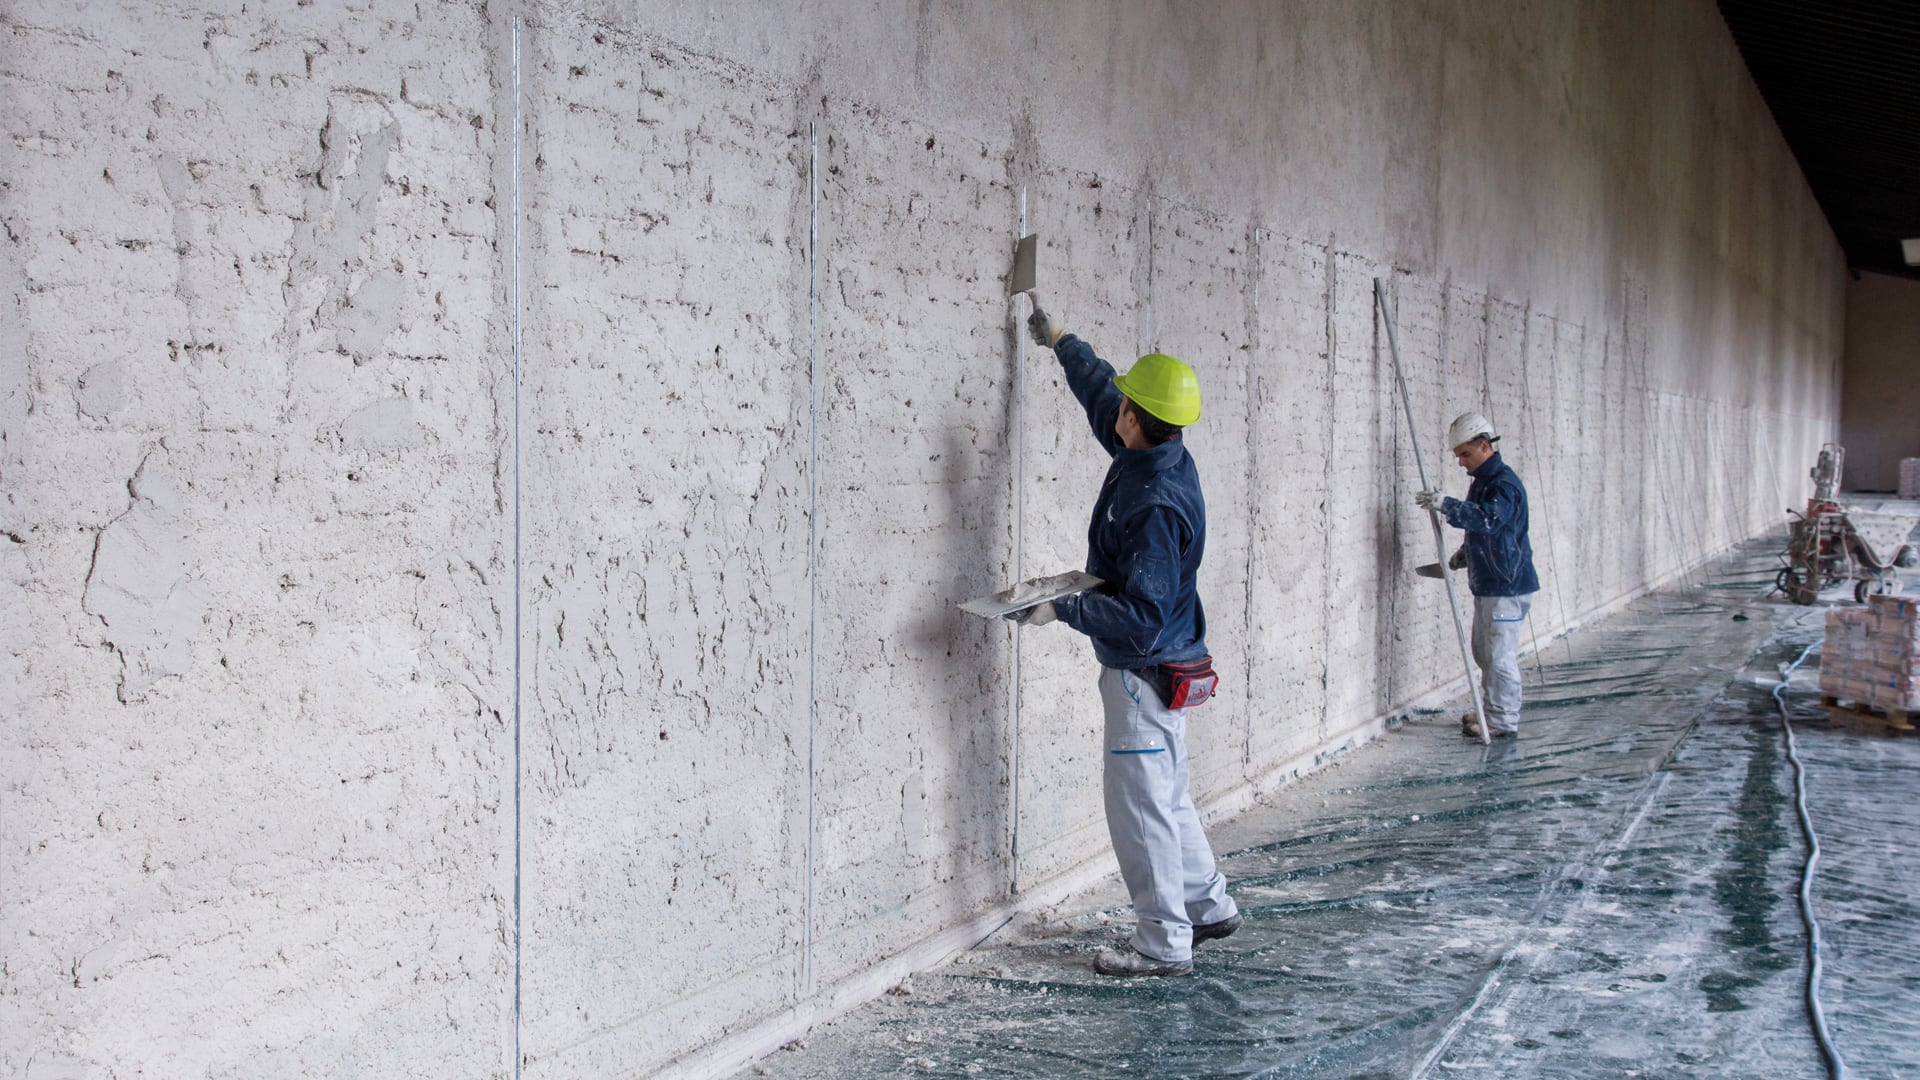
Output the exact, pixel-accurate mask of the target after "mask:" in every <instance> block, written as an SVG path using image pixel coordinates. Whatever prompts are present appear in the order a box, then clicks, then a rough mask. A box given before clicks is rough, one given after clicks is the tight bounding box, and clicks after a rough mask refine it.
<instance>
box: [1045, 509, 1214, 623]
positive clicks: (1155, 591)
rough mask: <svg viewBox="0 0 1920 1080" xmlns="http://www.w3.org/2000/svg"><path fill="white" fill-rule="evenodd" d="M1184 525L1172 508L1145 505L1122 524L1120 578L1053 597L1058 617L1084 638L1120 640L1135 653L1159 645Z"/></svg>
mask: <svg viewBox="0 0 1920 1080" xmlns="http://www.w3.org/2000/svg"><path fill="white" fill-rule="evenodd" d="M1185 532H1186V530H1185V528H1184V527H1183V526H1182V525H1181V522H1180V519H1179V517H1178V516H1176V515H1175V514H1174V512H1173V511H1171V510H1169V509H1167V508H1166V507H1164V506H1149V507H1147V508H1146V509H1145V510H1143V511H1141V513H1140V514H1139V515H1138V516H1136V517H1134V518H1133V519H1132V520H1131V521H1129V522H1127V527H1126V539H1125V544H1126V553H1125V554H1124V555H1123V556H1122V558H1121V566H1122V568H1123V570H1124V573H1125V574H1126V580H1125V581H1116V582H1108V583H1107V584H1106V585H1105V586H1102V588H1101V590H1100V591H1096V592H1087V593H1081V594H1080V595H1078V596H1070V597H1065V598H1063V599H1060V600H1056V601H1054V604H1053V607H1054V614H1056V615H1057V616H1059V618H1060V621H1061V622H1063V623H1066V624H1067V625H1068V626H1071V627H1073V628H1074V629H1075V630H1078V631H1080V632H1081V633H1083V634H1086V635H1088V636H1089V637H1098V638H1108V639H1117V640H1121V641H1126V642H1127V643H1128V644H1130V645H1131V646H1132V647H1133V649H1134V651H1135V652H1139V653H1151V652H1155V651H1157V650H1158V649H1159V646H1160V637H1161V634H1162V633H1163V632H1164V631H1165V629H1166V625H1167V622H1168V620H1169V619H1170V617H1171V616H1172V610H1173V605H1174V601H1175V599H1177V598H1178V596H1179V591H1180V565H1181V558H1180V553H1181V552H1182V551H1183V550H1185V547H1186V544H1187V537H1186V536H1185V535H1184V534H1185Z"/></svg>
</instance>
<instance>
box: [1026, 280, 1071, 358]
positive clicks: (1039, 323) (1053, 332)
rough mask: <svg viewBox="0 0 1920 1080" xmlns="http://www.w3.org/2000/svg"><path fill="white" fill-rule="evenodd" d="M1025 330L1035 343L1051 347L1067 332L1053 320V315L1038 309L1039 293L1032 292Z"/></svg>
mask: <svg viewBox="0 0 1920 1080" xmlns="http://www.w3.org/2000/svg"><path fill="white" fill-rule="evenodd" d="M1027 331H1028V332H1029V333H1031V334H1032V335H1033V340H1034V343H1035V344H1038V345H1045V346H1046V347H1047V348H1049V349H1051V348H1053V347H1054V346H1055V345H1057V344H1059V343H1060V339H1061V338H1063V337H1065V336H1066V334H1067V332H1066V331H1065V330H1064V329H1062V328H1061V327H1060V326H1059V324H1057V323H1055V322H1054V321H1053V317H1052V316H1050V315H1048V314H1047V313H1046V312H1045V311H1042V310H1041V309H1040V295H1039V294H1038V293H1035V294H1033V314H1031V315H1029V316H1027Z"/></svg>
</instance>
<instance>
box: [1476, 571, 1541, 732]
mask: <svg viewBox="0 0 1920 1080" xmlns="http://www.w3.org/2000/svg"><path fill="white" fill-rule="evenodd" d="M1532 607H1533V594H1531V593H1529V594H1527V595H1526V596H1476V597H1474V598H1473V662H1474V663H1475V664H1477V665H1479V667H1480V696H1481V700H1482V702H1483V703H1484V704H1485V705H1486V709H1487V726H1488V727H1489V728H1492V729H1493V730H1495V731H1517V730H1519V728H1520V627H1521V624H1522V623H1524V622H1526V618H1527V612H1528V611H1529V610H1530V609H1531V608H1532Z"/></svg>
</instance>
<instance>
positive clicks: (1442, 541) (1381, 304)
mask: <svg viewBox="0 0 1920 1080" xmlns="http://www.w3.org/2000/svg"><path fill="white" fill-rule="evenodd" d="M1373 302H1374V305H1375V306H1376V307H1378V308H1379V309H1380V321H1381V322H1383V323H1385V324H1386V325H1387V353H1388V355H1390V356H1392V357H1393V381H1394V383H1395V384H1396V385H1398V386H1399V387H1400V404H1401V406H1402V407H1403V408H1405V409H1406V411H1407V442H1408V443H1409V444H1411V445H1412V446H1413V464H1414V466H1415V467H1416V468H1418V469H1419V470H1420V490H1421V491H1432V490H1433V488H1432V487H1430V486H1429V485H1428V483H1427V459H1426V458H1423V457H1421V456H1420V436H1419V435H1417V434H1415V425H1414V422H1413V399H1412V398H1411V397H1409V396H1408V395H1407V377H1406V376H1405V375H1403V374H1401V372H1400V340H1399V336H1398V335H1397V334H1396V333H1395V331H1394V326H1393V312H1392V311H1390V310H1388V308H1387V288H1386V282H1385V281H1384V280H1382V279H1380V278H1374V279H1373ZM1427 521H1428V523H1430V524H1431V525H1432V526H1433V548H1434V550H1435V551H1437V552H1439V553H1440V579H1441V580H1442V581H1445V582H1446V583H1447V607H1448V608H1450V609H1452V611H1453V633H1454V636H1455V637H1457V638H1459V639H1460V662H1461V663H1462V664H1464V665H1466V669H1467V689H1468V690H1469V691H1471V692H1472V694H1473V715H1474V716H1475V717H1477V718H1478V719H1479V722H1480V745H1482V746H1486V745H1487V744H1488V743H1490V742H1491V741H1492V740H1493V736H1492V735H1491V734H1489V733H1488V731H1487V709H1486V705H1485V704H1484V703H1483V702H1482V701H1481V700H1480V684H1479V683H1477V682H1475V681H1474V679H1473V650H1472V649H1471V648H1470V647H1469V646H1468V645H1467V628H1466V625H1465V624H1464V623H1462V622H1461V621H1460V598H1459V597H1458V596H1456V595H1455V594H1454V591H1453V568H1452V567H1451V566H1449V565H1447V539H1446V537H1445V536H1443V535H1441V533H1440V511H1439V509H1438V508H1436V507H1429V508H1428V509H1427Z"/></svg>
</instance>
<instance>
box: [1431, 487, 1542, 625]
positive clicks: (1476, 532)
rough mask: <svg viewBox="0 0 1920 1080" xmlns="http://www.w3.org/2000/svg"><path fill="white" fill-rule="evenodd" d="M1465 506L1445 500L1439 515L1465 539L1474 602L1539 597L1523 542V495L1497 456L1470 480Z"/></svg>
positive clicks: (1527, 544) (1529, 552)
mask: <svg viewBox="0 0 1920 1080" xmlns="http://www.w3.org/2000/svg"><path fill="white" fill-rule="evenodd" d="M1468 475H1469V476H1472V477H1473V483H1472V485H1471V486H1469V487H1468V488H1467V498H1466V501H1465V502H1462V501H1460V500H1459V499H1454V498H1447V499H1443V500H1441V502H1440V515H1441V516H1442V517H1444V518H1446V519H1447V524H1449V525H1451V526H1453V527H1454V528H1456V529H1464V530H1466V533H1467V544H1466V547H1467V587H1468V588H1469V589H1471V590H1473V595H1475V596H1524V595H1526V594H1527V593H1534V592H1539V591H1540V579H1539V578H1538V577H1537V576H1535V575H1534V572H1533V544H1532V542H1530V541H1529V540H1528V539H1527V489H1526V488H1525V487H1523V486H1522V485H1521V483H1520V476H1519V474H1518V473H1515V472H1514V471H1513V470H1512V469H1509V468H1507V463H1506V462H1504V461H1501V460H1500V455H1499V454H1498V453H1495V454H1494V455H1493V456H1492V457H1490V458H1488V459H1487V460H1485V461H1483V462H1481V463H1480V467H1479V468H1477V469H1475V470H1473V471H1472V472H1471V473H1469V474H1468Z"/></svg>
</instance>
